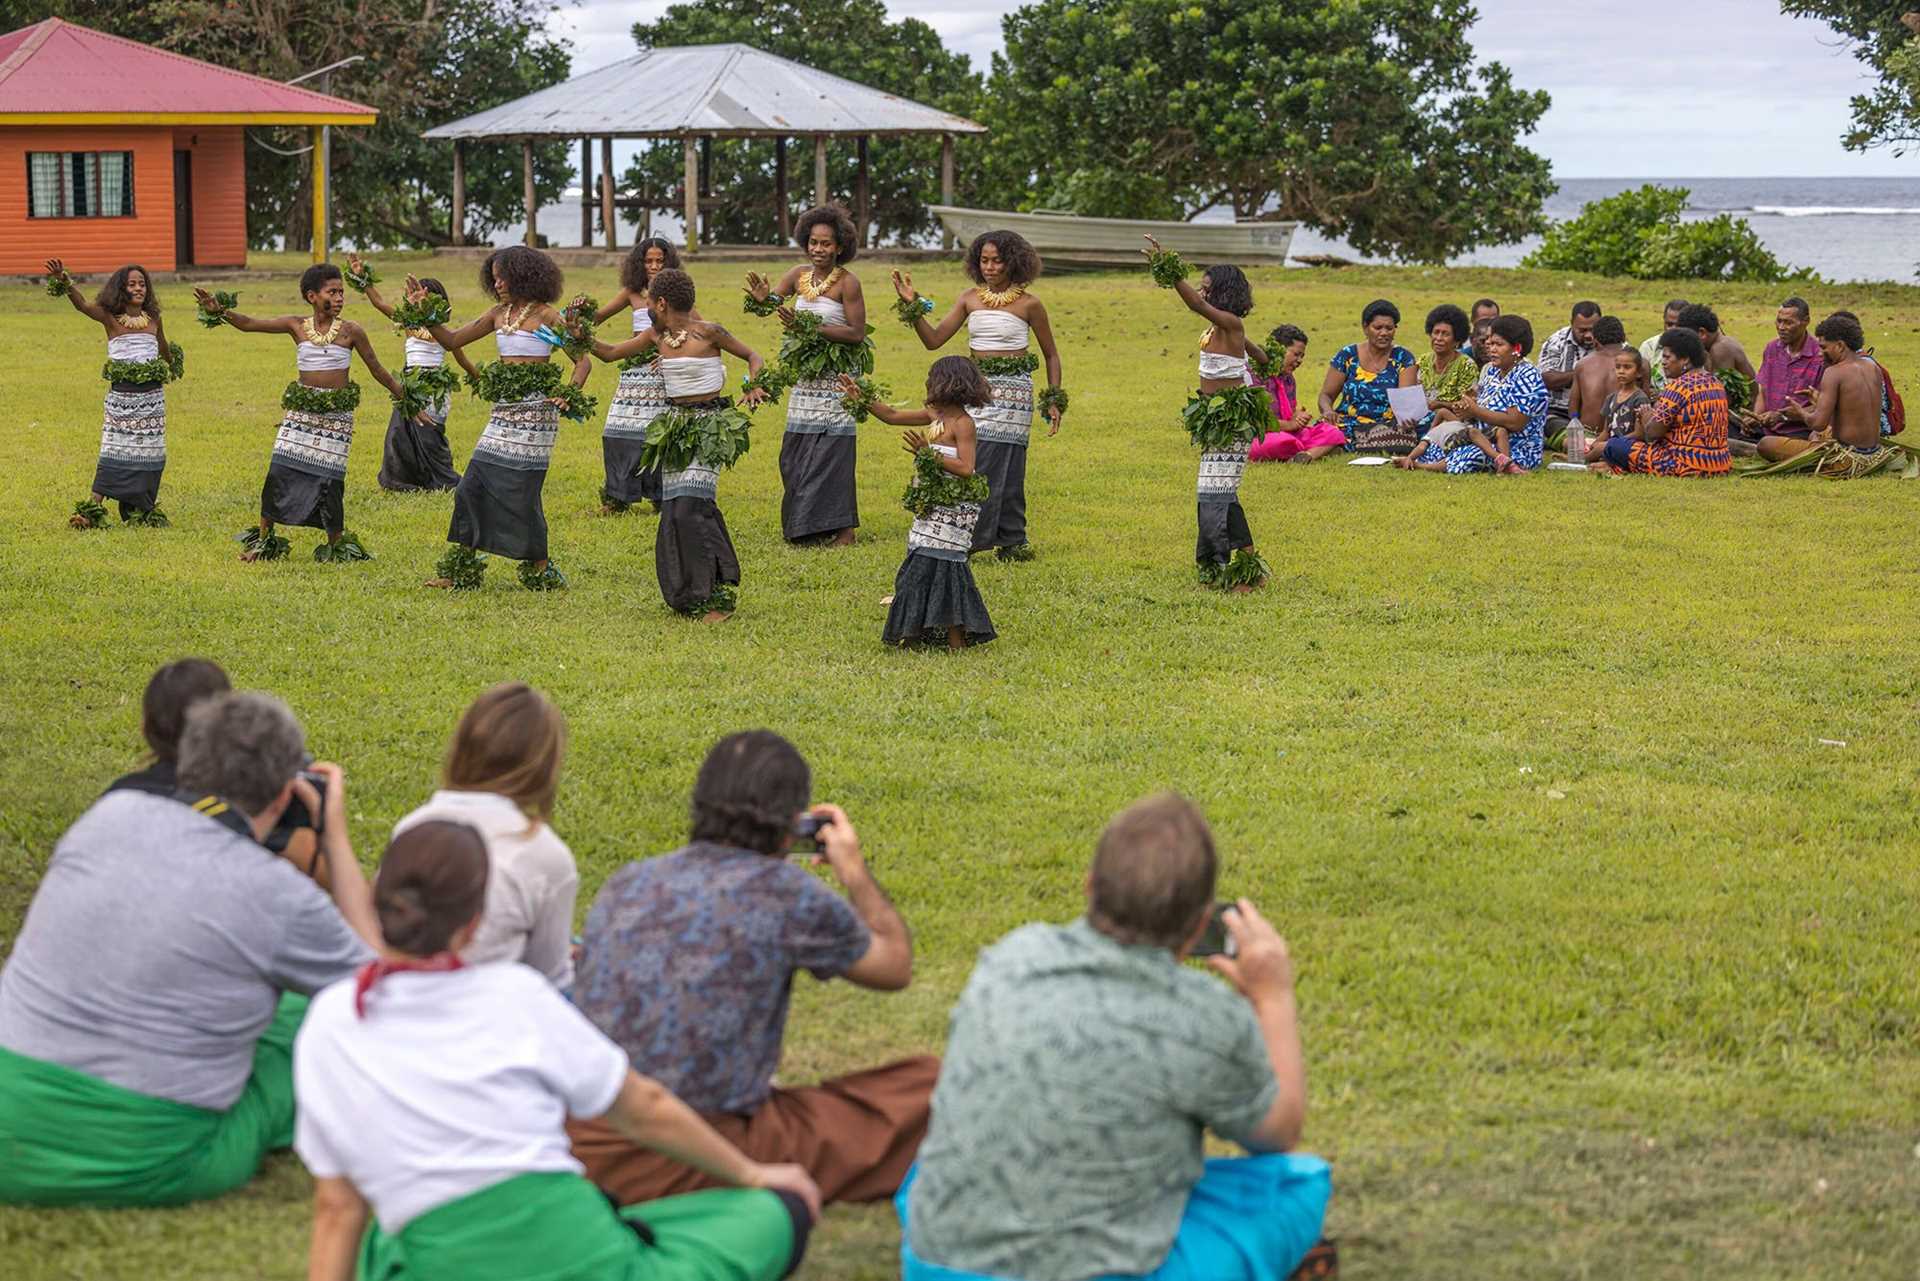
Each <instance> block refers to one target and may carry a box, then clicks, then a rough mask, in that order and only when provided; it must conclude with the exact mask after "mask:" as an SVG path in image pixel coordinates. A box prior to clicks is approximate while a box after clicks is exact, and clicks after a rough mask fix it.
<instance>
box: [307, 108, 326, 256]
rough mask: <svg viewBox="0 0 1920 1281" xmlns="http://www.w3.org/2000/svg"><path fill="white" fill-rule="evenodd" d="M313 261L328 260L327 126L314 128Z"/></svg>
mask: <svg viewBox="0 0 1920 1281" xmlns="http://www.w3.org/2000/svg"><path fill="white" fill-rule="evenodd" d="M312 132H313V139H312V141H313V151H312V153H311V154H312V157H313V159H312V165H313V260H314V261H315V262H316V263H321V262H325V261H326V260H327V140H326V138H325V136H324V135H325V133H326V126H325V125H315V126H313V131H312Z"/></svg>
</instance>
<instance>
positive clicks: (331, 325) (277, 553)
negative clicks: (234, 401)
mask: <svg viewBox="0 0 1920 1281" xmlns="http://www.w3.org/2000/svg"><path fill="white" fill-rule="evenodd" d="M193 294H194V297H195V298H197V299H199V302H200V310H201V311H202V312H203V313H204V314H205V315H206V316H207V317H209V318H210V319H212V320H214V321H216V322H218V323H224V324H228V325H232V326H233V327H234V328H235V329H238V330H240V331H241V332H242V333H249V334H285V335H286V336H287V337H289V338H291V339H293V350H294V365H295V367H296V368H297V369H298V371H299V377H298V379H297V380H296V381H294V382H290V383H288V384H287V389H286V391H284V392H283V393H281V396H280V405H281V408H283V409H285V410H286V411H287V412H286V416H285V417H284V418H282V419H281V420H280V430H279V432H278V433H277V434H276V435H275V436H274V438H273V461H272V462H271V463H269V464H268V465H267V480H266V483H265V484H264V485H263V486H261V489H260V525H259V528H257V529H250V530H247V531H246V532H245V533H243V534H242V535H240V543H241V552H240V559H241V560H243V561H254V560H278V559H279V558H280V557H282V556H285V555H286V554H287V552H288V550H289V548H288V545H287V540H286V539H285V538H282V537H280V536H279V535H277V534H275V533H274V532H273V527H274V526H275V525H276V524H279V525H304V526H307V527H309V528H313V529H319V530H324V531H325V532H326V535H327V541H326V542H324V543H322V544H321V545H320V546H318V547H315V548H314V549H313V558H314V559H315V560H317V561H321V562H332V563H336V564H344V563H347V562H350V561H357V560H372V559H373V557H372V555H371V554H370V553H369V552H368V551H367V549H366V548H365V547H364V546H363V545H362V544H361V542H360V540H359V538H357V537H356V536H354V535H353V534H350V533H347V532H346V529H345V525H346V496H347V453H348V451H349V450H350V449H351V448H352V446H353V411H354V410H355V409H356V408H358V407H359V404H360V387H359V384H357V383H355V382H352V381H351V380H350V379H349V378H348V376H347V373H348V369H349V368H350V367H351V366H352V364H353V355H354V353H355V352H358V353H360V359H361V360H363V361H364V362H366V366H367V372H368V373H369V374H372V375H373V379H374V381H375V382H377V383H379V384H380V385H381V386H382V387H385V388H386V389H387V390H388V391H389V392H391V393H392V394H393V397H394V399H395V400H399V399H401V398H402V395H403V393H402V390H401V387H400V383H399V381H398V380H397V379H395V378H394V376H393V375H392V374H390V373H388V372H387V370H386V367H385V366H384V365H382V364H381V363H380V357H378V356H376V355H374V352H373V344H372V343H371V342H369V341H368V340H367V331H366V330H364V329H362V328H361V327H360V326H359V325H357V324H355V323H354V322H353V321H351V320H344V319H342V318H341V315H340V313H341V312H342V311H344V310H345V309H346V305H347V287H346V284H345V283H344V282H343V281H342V279H341V277H340V269H339V268H338V267H336V266H334V265H333V264H331V263H316V264H315V265H313V266H311V267H309V268H307V270H306V272H305V273H304V274H302V275H301V277H300V296H301V297H302V298H305V299H306V300H307V303H308V305H309V306H311V307H312V308H313V314H312V315H310V316H272V317H268V318H263V319H255V318H254V317H252V316H243V315H241V314H240V313H239V312H237V311H235V310H233V308H232V306H231V305H229V304H228V303H225V302H222V301H221V300H220V299H218V298H216V297H214V296H213V295H212V294H209V293H208V292H207V291H206V290H204V289H196V290H194V291H193ZM229 296H231V295H229Z"/></svg>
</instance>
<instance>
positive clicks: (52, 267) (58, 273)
mask: <svg viewBox="0 0 1920 1281" xmlns="http://www.w3.org/2000/svg"><path fill="white" fill-rule="evenodd" d="M47 274H48V275H49V276H53V277H54V278H56V279H59V280H65V279H66V278H67V266H66V264H65V263H63V262H61V261H60V260H59V259H58V258H49V259H47Z"/></svg>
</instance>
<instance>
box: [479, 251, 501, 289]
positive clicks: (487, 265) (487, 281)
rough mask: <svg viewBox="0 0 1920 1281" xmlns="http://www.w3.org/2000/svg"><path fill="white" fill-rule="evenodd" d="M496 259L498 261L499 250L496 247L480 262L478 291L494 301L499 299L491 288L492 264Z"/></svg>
mask: <svg viewBox="0 0 1920 1281" xmlns="http://www.w3.org/2000/svg"><path fill="white" fill-rule="evenodd" d="M498 261H500V251H499V250H498V249H496V250H494V251H493V252H492V253H490V254H488V255H487V257H486V260H485V261H483V262H482V263H481V264H480V292H481V293H483V294H485V295H486V296H487V297H489V298H491V299H493V300H494V301H495V302H499V301H500V295H499V294H497V293H495V292H494V290H493V264H494V263H496V262H498Z"/></svg>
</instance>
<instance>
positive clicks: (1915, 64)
mask: <svg viewBox="0 0 1920 1281" xmlns="http://www.w3.org/2000/svg"><path fill="white" fill-rule="evenodd" d="M1914 8H1920V5H1916V4H1910V3H1900V2H1898V0H1781V4H1780V10H1781V12H1783V13H1788V14H1792V15H1794V16H1796V17H1802V18H1820V19H1823V20H1824V21H1825V22H1826V23H1827V24H1828V25H1829V26H1831V27H1832V28H1833V29H1834V30H1835V31H1838V32H1839V33H1840V34H1841V35H1843V36H1845V37H1846V38H1847V39H1848V40H1850V41H1852V42H1853V46H1854V54H1855V56H1856V57H1858V58H1859V59H1860V60H1861V61H1862V62H1864V63H1866V64H1867V65H1868V66H1870V67H1872V68H1873V69H1874V70H1875V71H1876V72H1878V73H1879V76H1880V82H1879V83H1878V84H1877V85H1875V86H1874V88H1873V92H1871V93H1862V94H1856V95H1854V98H1853V125H1852V127H1851V128H1849V129H1848V130H1847V132H1846V133H1845V134H1843V135H1841V137H1842V140H1843V141H1844V142H1845V143H1846V146H1847V149H1848V150H1849V151H1865V150H1867V149H1868V148H1869V147H1883V146H1891V147H1893V148H1894V151H1895V153H1896V154H1904V153H1905V152H1906V151H1907V150H1908V149H1910V148H1911V147H1913V146H1914V144H1916V143H1920V17H1916V16H1915V15H1914V14H1913V13H1911V12H1910V10H1912V9H1914Z"/></svg>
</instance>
